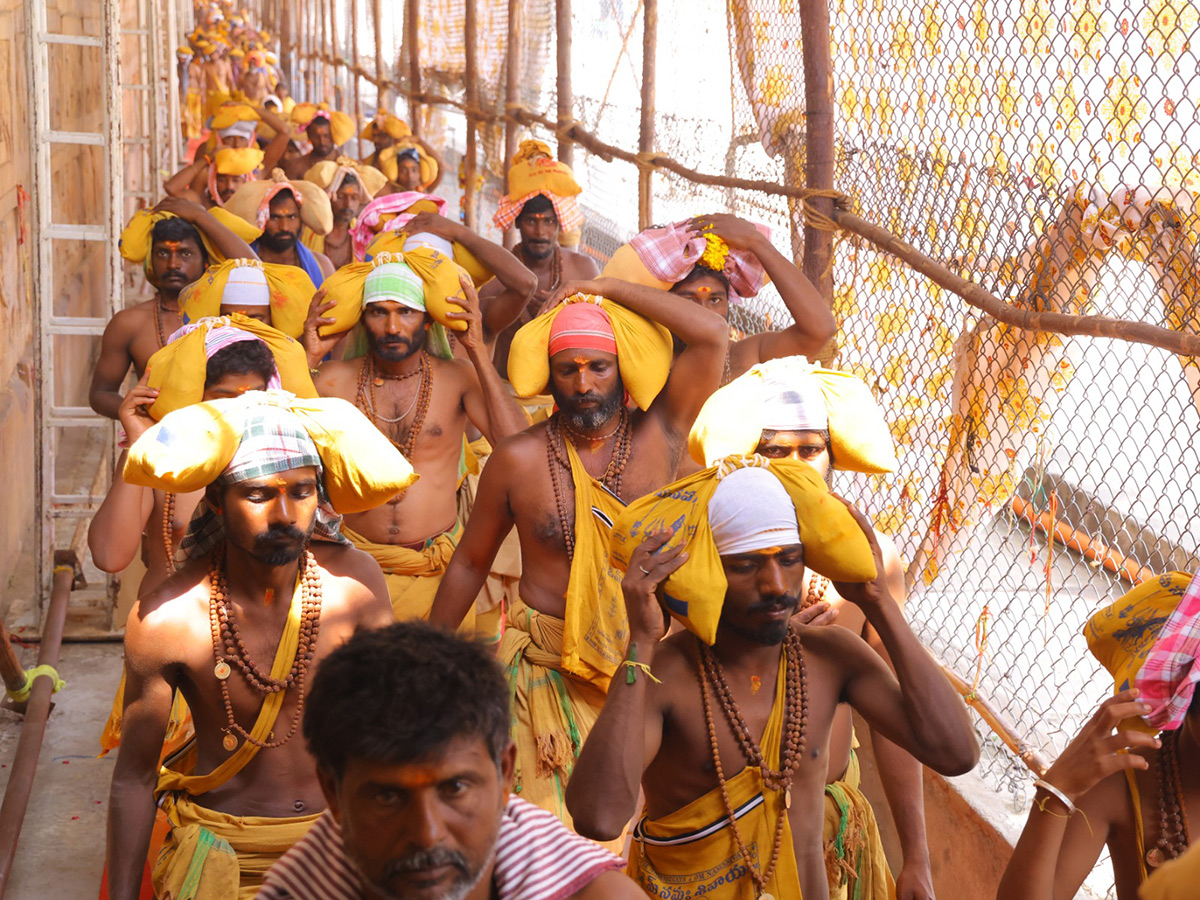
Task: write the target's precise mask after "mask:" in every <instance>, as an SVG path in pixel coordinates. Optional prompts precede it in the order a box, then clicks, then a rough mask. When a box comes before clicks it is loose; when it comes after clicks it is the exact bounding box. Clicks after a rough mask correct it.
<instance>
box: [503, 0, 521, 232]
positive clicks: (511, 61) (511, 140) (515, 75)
mask: <svg viewBox="0 0 1200 900" xmlns="http://www.w3.org/2000/svg"><path fill="white" fill-rule="evenodd" d="M520 14H521V4H520V2H519V0H508V32H507V37H506V39H505V45H504V104H505V108H506V109H507V110H511V109H512V108H513V106H514V105H516V104H519V103H520V102H521V98H520V86H521V62H520V60H521V22H520ZM517 127H518V123H517V122H516V121H515V120H514V119H511V118H510V119H506V120H505V123H504V192H505V193H506V194H507V193H508V169H509V167H510V166H511V165H512V162H511V160H512V158H513V156H515V155H516V152H517ZM516 242H517V229H515V228H510V229H509V230H508V231H506V232H505V233H504V246H505V247H508V248H510V249H511V248H512V247H514V246H515V245H516Z"/></svg>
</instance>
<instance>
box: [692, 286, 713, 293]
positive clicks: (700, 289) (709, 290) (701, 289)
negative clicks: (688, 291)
mask: <svg viewBox="0 0 1200 900" xmlns="http://www.w3.org/2000/svg"><path fill="white" fill-rule="evenodd" d="M696 293H697V294H711V293H712V288H710V287H705V286H704V285H702V284H700V285H697V286H696Z"/></svg>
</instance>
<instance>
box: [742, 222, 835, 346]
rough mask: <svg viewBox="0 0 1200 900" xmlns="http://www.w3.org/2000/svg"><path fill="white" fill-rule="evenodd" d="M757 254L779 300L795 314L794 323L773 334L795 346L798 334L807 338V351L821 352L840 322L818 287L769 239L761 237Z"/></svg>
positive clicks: (756, 249) (793, 315)
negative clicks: (785, 337) (787, 339)
mask: <svg viewBox="0 0 1200 900" xmlns="http://www.w3.org/2000/svg"><path fill="white" fill-rule="evenodd" d="M754 253H755V256H757V257H758V260H759V262H761V263H762V265H763V268H764V269H765V270H766V272H767V275H769V276H770V278H771V281H772V283H773V284H774V285H775V289H776V290H778V291H779V299H780V300H782V301H783V305H784V306H786V307H787V310H788V312H789V313H791V314H792V321H793V322H794V323H795V324H793V325H792V326H791V327H790V328H787V329H784V331H782V332H774V334H775V335H776V337H777V338H779V337H782V336H783V335H785V334H787V335H788V337H791V338H792V339H793V340H792V343H794V342H795V338H796V337H797V336H798V335H797V334H796V333H797V332H798V333H799V335H803V336H804V337H805V338H807V340H805V341H803V343H804V344H805V345H806V346H805V347H804V349H809V347H811V348H812V352H815V351H816V350H819V349H820V348H821V347H822V346H823V345H824V344H825V342H826V341H828V340H829V339H830V338H831V337H833V336H834V334H836V333H837V321H836V320H835V319H834V318H833V313H832V312H831V311H830V309H829V307H828V306H827V305H826V303H825V301H824V299H823V298H822V297H821V295H820V293H819V292H818V291H817V289H816V287H815V286H814V285H813V283H812V282H811V281H809V280H808V278H807V277H805V275H804V273H803V272H801V271H800V269H799V268H797V267H796V266H795V265H794V264H793V263H792V262H791V261H790V260H788V259H787V257H785V256H784V255H783V254H782V253H780V252H779V251H778V250H776V249H775V245H774V244H772V243H771V242H770V240H768V239H767V238H765V237H764V238H762V240H761V242H760V243H759V246H757V247H755V250H754ZM789 332H791V334H789Z"/></svg>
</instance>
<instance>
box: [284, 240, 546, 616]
mask: <svg viewBox="0 0 1200 900" xmlns="http://www.w3.org/2000/svg"><path fill="white" fill-rule="evenodd" d="M497 249H499V248H497ZM501 252H502V251H501ZM526 274H528V273H526ZM461 283H462V286H463V293H464V295H465V299H464V300H463V301H461V305H462V311H461V312H451V313H448V314H447V318H448V319H450V320H452V321H464V322H467V323H468V327H467V330H466V331H463V332H457V335H458V337H457V340H458V343H459V344H460V345H461V346H462V347H463V349H465V350H466V353H467V356H468V360H469V361H468V360H463V359H457V358H452V359H439V358H438V357H437V356H435V355H433V354H431V353H429V352H427V351H426V332H427V331H428V330H429V329H430V328H431V327H441V326H438V325H436V324H435V323H434V322H433V319H432V317H431V316H430V315H429V313H428V312H426V311H425V300H424V296H423V290H424V289H423V285H422V284H421V281H420V279H419V278H418V277H417V275H416V274H415V273H414V272H413V271H412V270H411V269H409V268H408V266H406V265H404V264H403V263H386V264H383V265H379V266H376V268H375V269H373V270H372V271H371V273H370V274H369V275H368V276H367V278H366V282H365V284H364V289H363V303H364V306H363V314H362V325H363V328H364V329H365V331H366V337H367V347H368V349H367V355H366V356H365V357H363V358H362V359H353V360H346V361H338V362H335V361H331V362H326V363H324V364H321V362H320V360H321V359H322V358H323V357H324V356H325V354H326V353H327V352H328V350H329V349H330V348H331V347H332V346H333V345H334V344H335V343H336V342H337V340H338V339H340V337H341V336H340V335H332V336H330V337H328V338H320V337H319V336H318V332H317V328H318V326H319V325H321V324H325V322H326V320H324V319H323V318H321V317H319V315H314V316H310V319H309V322H308V323H306V327H305V334H304V343H305V348H306V350H307V352H308V355H309V364H310V365H311V366H314V367H315V366H320V372H319V374H318V376H317V377H316V379H315V384H316V387H317V390H318V391H319V392H320V393H321V395H322V396H328V397H341V398H342V399H343V400H348V401H349V402H351V403H354V404H355V405H357V406H358V407H359V409H361V410H362V411H363V413H364V414H365V415H366V416H367V417H368V418H370V419H371V421H372V422H374V423H375V425H376V427H378V428H379V430H380V431H382V432H383V434H385V435H386V436H387V437H388V439H389V440H391V441H392V442H393V443H394V444H395V445H396V446H397V447H399V448H400V450H401V452H402V453H403V454H404V456H405V458H407V459H408V461H409V462H410V463H412V465H413V467H414V468H415V469H416V470H417V474H418V475H420V478H419V479H418V480H417V482H416V483H415V484H414V485H413V486H412V487H410V488H409V489H408V490H406V491H405V492H404V493H402V494H400V495H398V496H396V497H394V498H393V499H391V500H390V501H388V502H387V503H385V504H383V505H382V506H380V507H378V508H376V509H372V510H369V511H367V512H362V513H356V514H354V515H351V516H347V517H346V529H345V531H346V536H347V537H349V538H350V539H351V540H352V541H354V543H355V545H356V546H358V547H359V548H360V549H363V550H365V551H367V552H368V553H370V554H371V555H372V556H373V557H375V559H376V561H377V562H378V563H379V564H380V567H381V568H382V569H383V571H384V574H385V575H386V576H387V581H388V590H389V592H390V594H391V598H392V608H393V611H394V612H395V615H396V618H397V619H398V620H405V619H424V618H426V617H428V615H429V608H430V606H431V605H432V603H433V597H434V594H435V593H436V591H437V586H438V584H439V583H440V581H441V577H442V575H443V573H444V572H445V571H446V565H447V563H448V562H449V560H450V556H451V554H452V553H453V552H454V548H455V546H456V545H457V543H458V540H459V536H460V535H461V533H462V523H461V522H459V521H458V504H457V490H458V479H459V463H460V458H461V454H462V448H463V435H464V434H465V432H466V429H467V423H468V422H469V423H470V424H472V425H474V426H475V427H476V428H477V429H479V431H480V432H482V433H483V435H484V436H485V437H487V439H488V440H489V441H492V442H494V443H495V442H499V441H500V440H501V439H503V438H506V437H508V436H509V435H511V434H515V433H517V432H518V431H520V430H521V429H522V428H524V427H525V424H526V423H525V417H524V416H523V415H522V414H521V411H520V408H519V407H518V406H517V405H516V403H515V402H514V401H513V399H512V397H511V396H510V395H509V393H508V391H507V390H505V388H504V385H503V384H502V383H501V381H500V377H499V376H498V375H497V374H496V370H495V369H494V368H492V366H491V358H490V357H489V356H488V355H487V352H486V350H485V349H484V343H483V339H482V316H481V314H480V311H479V298H478V296H477V295H476V293H475V288H474V286H473V285H472V284H471V280H470V278H468V277H466V276H465V275H464V276H461ZM323 299H324V297H323V295H322V294H321V293H318V294H317V297H316V298H315V299H314V301H313V313H319V312H320V311H324V310H325V309H326V307H325V305H323V304H322V303H321V301H322V300H323ZM414 376H415V377H414ZM472 624H473V623H472Z"/></svg>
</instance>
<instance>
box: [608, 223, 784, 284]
mask: <svg viewBox="0 0 1200 900" xmlns="http://www.w3.org/2000/svg"><path fill="white" fill-rule="evenodd" d="M688 221H689V220H687V219H685V220H684V221H682V222H674V223H672V224H671V225H665V226H662V227H660V228H647V229H646V230H645V231H643V232H641V233H640V234H637V235H635V236H634V238H633V240H631V241H630V242H629V245H630V246H631V247H633V250H634V252H635V253H637V255H638V259H640V260H641V261H642V262H643V263H644V264H645V266H646V268H647V269H649V270H650V274H651V275H653V276H654V277H655V278H657V279H658V280H659V281H669V282H671V283H672V284H675V283H676V282H679V281H682V280H683V279H684V278H686V277H687V276H688V274H689V273H690V272H691V271H692V269H694V268H695V267H696V263H697V262H699V261H700V257H701V256H703V255H704V251H705V249H706V248H707V246H708V242H707V241H706V240H705V239H704V237H703V236H702V235H699V234H695V233H692V232H690V231H689V230H688ZM754 227H755V228H757V229H758V230H759V232H760V233H761V234H762V236H763V237H766V238H769V237H770V236H771V229H769V228H768V227H767V226H766V225H759V224H757V223H755V225H754ZM725 277H726V278H728V279H729V294H730V296H729V299H730V300H731V301H733V302H737V301H738V300H739V299H740V298H742V297H753V296H754V295H755V294H757V293H758V292H759V289H761V288H762V286H763V280H764V279H765V278H766V272H765V271H764V270H763V267H762V263H760V262H759V261H758V257H757V256H755V255H754V254H753V253H750V252H749V251H747V250H733V249H730V251H729V255H728V256H727V257H725Z"/></svg>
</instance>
